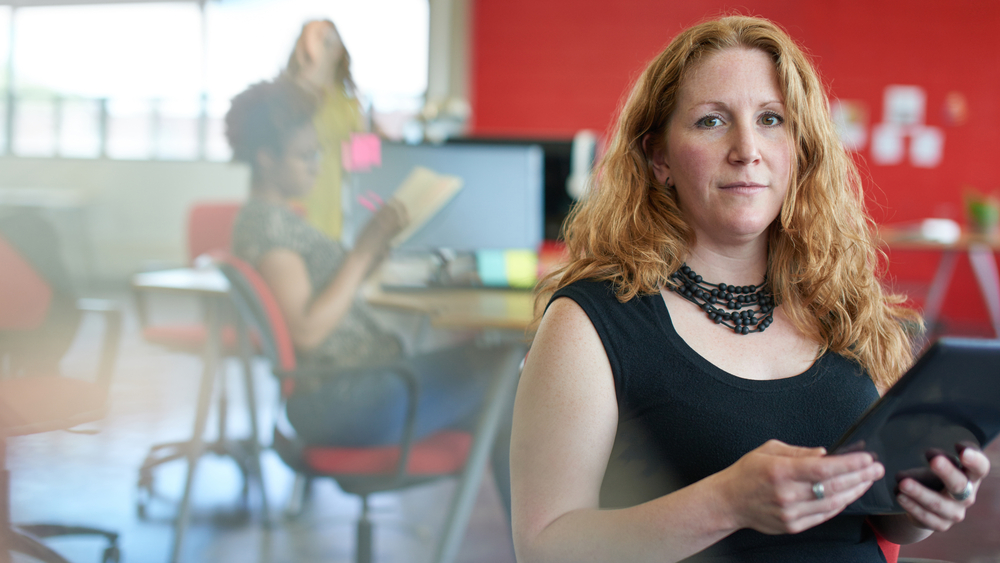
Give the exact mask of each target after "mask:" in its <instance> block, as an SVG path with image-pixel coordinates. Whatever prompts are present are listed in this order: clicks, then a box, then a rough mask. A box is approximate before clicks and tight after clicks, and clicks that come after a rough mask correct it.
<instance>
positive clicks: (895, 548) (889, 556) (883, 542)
mask: <svg viewBox="0 0 1000 563" xmlns="http://www.w3.org/2000/svg"><path fill="white" fill-rule="evenodd" d="M875 539H876V540H878V547H879V549H881V550H882V555H884V556H885V560H886V563H896V562H897V561H898V560H899V544H897V543H892V542H891V541H889V540H887V539H885V538H883V537H882V534H880V533H878V530H875Z"/></svg>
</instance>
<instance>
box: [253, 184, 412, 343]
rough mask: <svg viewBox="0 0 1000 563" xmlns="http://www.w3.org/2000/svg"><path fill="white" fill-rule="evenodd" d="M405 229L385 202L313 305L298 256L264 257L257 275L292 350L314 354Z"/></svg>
mask: <svg viewBox="0 0 1000 563" xmlns="http://www.w3.org/2000/svg"><path fill="white" fill-rule="evenodd" d="M405 224H406V217H405V213H404V212H403V210H402V208H401V207H400V206H399V205H398V204H396V203H394V202H389V203H388V204H386V205H385V206H384V207H382V208H381V209H380V210H379V211H378V212H377V213H376V214H375V215H374V216H373V217H372V219H371V221H369V223H368V225H366V226H365V229H364V231H362V233H361V235H360V236H359V237H358V242H357V244H356V245H355V247H354V249H352V250H351V252H349V253H348V254H347V257H346V258H345V259H344V262H343V264H341V266H340V269H339V270H338V271H337V274H336V275H335V276H334V278H333V279H332V280H331V281H330V283H329V284H328V285H327V286H326V287H325V288H323V289H322V290H321V291H320V292H319V293H318V294H317V295H316V296H315V298H312V299H311V297H312V295H313V287H312V283H311V282H310V281H309V274H308V271H307V270H306V264H305V261H304V260H303V259H302V256H300V255H299V254H297V253H296V252H293V251H291V250H288V249H284V248H278V249H275V250H271V251H269V252H267V253H266V254H264V256H263V257H262V258H261V259H260V261H259V262H258V263H257V269H258V271H259V272H260V275H261V277H263V278H264V281H266V282H267V285H268V286H269V287H270V288H271V291H272V292H273V293H274V297H275V299H276V300H277V301H278V306H279V307H280V308H281V313H282V315H284V317H285V322H286V323H288V330H289V332H290V333H291V336H292V342H293V343H294V344H295V347H296V348H297V349H299V350H309V349H312V348H315V347H316V346H318V345H319V344H320V343H321V342H323V339H325V338H326V337H327V335H329V334H330V333H331V332H332V331H333V330H334V329H335V328H336V327H337V325H338V324H340V321H341V320H342V319H343V318H344V315H346V314H347V311H348V310H349V309H350V308H351V304H352V302H353V301H354V298H355V296H356V295H357V292H358V288H359V287H361V284H362V283H363V282H364V280H365V277H367V275H368V273H369V272H370V271H371V270H372V268H374V267H375V266H376V265H377V264H378V263H379V262H381V261H382V259H383V258H384V257H385V255H386V253H387V252H388V245H389V241H391V240H392V238H393V237H394V236H396V234H398V233H399V232H400V231H401V230H402V229H403V227H404V226H405Z"/></svg>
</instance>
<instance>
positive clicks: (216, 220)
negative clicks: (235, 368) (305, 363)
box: [136, 202, 242, 354]
mask: <svg viewBox="0 0 1000 563" xmlns="http://www.w3.org/2000/svg"><path fill="white" fill-rule="evenodd" d="M241 205H242V204H241V203H240V202H200V203H194V204H192V205H191V209H190V210H189V211H188V218H187V246H188V248H187V250H188V261H189V263H190V264H192V265H193V264H194V263H195V262H196V261H197V260H198V257H199V256H202V255H205V254H209V253H211V252H212V251H214V250H226V251H228V250H229V246H230V242H231V241H232V231H233V223H234V222H235V221H236V215H237V214H238V213H239V211H240V207H241ZM136 299H137V302H138V307H137V308H136V310H137V311H138V313H139V325H140V326H141V327H142V337H143V339H144V340H146V341H147V342H151V343H153V344H158V345H160V346H164V347H166V348H169V349H171V350H175V351H179V352H189V353H192V354H198V353H200V352H201V350H202V349H204V347H205V342H206V341H207V340H208V329H207V328H206V326H205V323H204V322H198V323H177V324H174V323H157V324H153V323H151V322H150V321H149V314H148V307H147V306H146V303H145V301H144V299H143V297H142V296H141V295H137V296H136ZM222 343H223V347H224V349H225V350H226V351H227V352H228V353H230V354H235V353H236V352H235V351H236V346H237V345H236V330H235V328H233V326H231V325H229V326H226V327H224V328H223V331H222Z"/></svg>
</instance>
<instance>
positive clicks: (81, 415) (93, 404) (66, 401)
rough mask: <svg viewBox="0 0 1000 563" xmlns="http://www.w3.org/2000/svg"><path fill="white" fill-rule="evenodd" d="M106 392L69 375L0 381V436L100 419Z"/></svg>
mask: <svg viewBox="0 0 1000 563" xmlns="http://www.w3.org/2000/svg"><path fill="white" fill-rule="evenodd" d="M105 399H106V392H105V391H104V390H103V389H101V388H100V387H99V386H98V385H95V384H94V383H91V382H89V381H82V380H79V379H71V378H68V377H56V376H41V377H21V378H16V379H6V380H2V381H0V435H4V436H22V435H25V434H34V433H37V432H47V431H50V430H58V429H62V428H72V427H74V426H76V425H77V424H82V423H84V422H91V421H94V420H98V419H100V418H102V417H103V416H104V414H105V411H106V409H107V402H106V401H105Z"/></svg>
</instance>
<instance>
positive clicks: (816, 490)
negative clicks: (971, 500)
mask: <svg viewBox="0 0 1000 563" xmlns="http://www.w3.org/2000/svg"><path fill="white" fill-rule="evenodd" d="M813 494H814V495H816V500H823V497H825V496H826V489H824V488H823V483H819V482H816V483H813ZM970 494H971V493H970Z"/></svg>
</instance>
